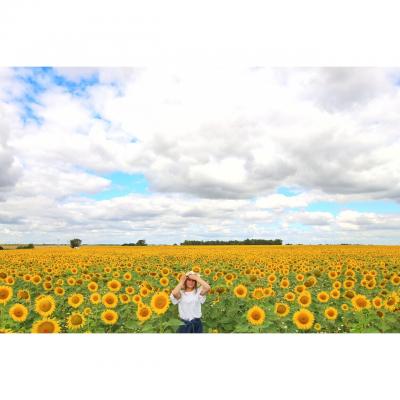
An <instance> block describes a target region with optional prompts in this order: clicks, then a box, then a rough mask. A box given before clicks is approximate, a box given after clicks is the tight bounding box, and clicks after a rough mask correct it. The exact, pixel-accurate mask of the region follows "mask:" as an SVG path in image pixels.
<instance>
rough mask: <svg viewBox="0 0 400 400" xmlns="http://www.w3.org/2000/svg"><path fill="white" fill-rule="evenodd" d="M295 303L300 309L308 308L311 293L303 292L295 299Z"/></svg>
mask: <svg viewBox="0 0 400 400" xmlns="http://www.w3.org/2000/svg"><path fill="white" fill-rule="evenodd" d="M297 302H298V303H299V305H300V306H302V307H308V306H309V305H310V304H311V293H310V292H307V291H303V292H302V293H300V295H299V297H298V298H297Z"/></svg>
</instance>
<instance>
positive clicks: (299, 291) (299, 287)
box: [294, 285, 307, 294]
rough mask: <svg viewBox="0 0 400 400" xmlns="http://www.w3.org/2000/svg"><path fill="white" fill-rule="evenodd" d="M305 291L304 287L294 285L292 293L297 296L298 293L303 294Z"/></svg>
mask: <svg viewBox="0 0 400 400" xmlns="http://www.w3.org/2000/svg"><path fill="white" fill-rule="evenodd" d="M305 290H307V288H306V286H305V285H296V286H295V288H294V291H295V292H296V293H297V294H300V293H302V292H304V291H305Z"/></svg>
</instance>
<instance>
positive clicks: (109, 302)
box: [101, 292, 118, 308]
mask: <svg viewBox="0 0 400 400" xmlns="http://www.w3.org/2000/svg"><path fill="white" fill-rule="evenodd" d="M101 301H102V303H103V304H104V306H106V307H107V308H115V307H117V304H118V297H117V295H116V294H115V293H113V292H108V293H106V294H105V295H104V296H103V297H102V299H101Z"/></svg>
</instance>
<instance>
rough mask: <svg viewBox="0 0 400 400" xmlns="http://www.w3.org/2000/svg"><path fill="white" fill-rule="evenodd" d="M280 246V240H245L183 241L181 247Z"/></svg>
mask: <svg viewBox="0 0 400 400" xmlns="http://www.w3.org/2000/svg"><path fill="white" fill-rule="evenodd" d="M239 244H241V245H281V244H282V240H281V239H274V240H270V239H246V240H185V241H184V242H183V243H181V246H204V245H206V246H207V245H208V246H219V245H221V246H225V245H232V246H235V245H239Z"/></svg>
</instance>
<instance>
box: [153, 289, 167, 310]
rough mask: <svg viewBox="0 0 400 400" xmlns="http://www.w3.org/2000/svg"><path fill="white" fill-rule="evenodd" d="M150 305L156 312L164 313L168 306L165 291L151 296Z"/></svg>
mask: <svg viewBox="0 0 400 400" xmlns="http://www.w3.org/2000/svg"><path fill="white" fill-rule="evenodd" d="M150 305H151V308H152V309H153V311H154V312H155V313H156V314H158V315H161V314H164V313H165V312H166V311H167V310H168V308H169V297H168V295H167V294H166V293H165V292H159V293H156V294H155V295H154V296H153V297H152V299H151V303H150Z"/></svg>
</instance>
